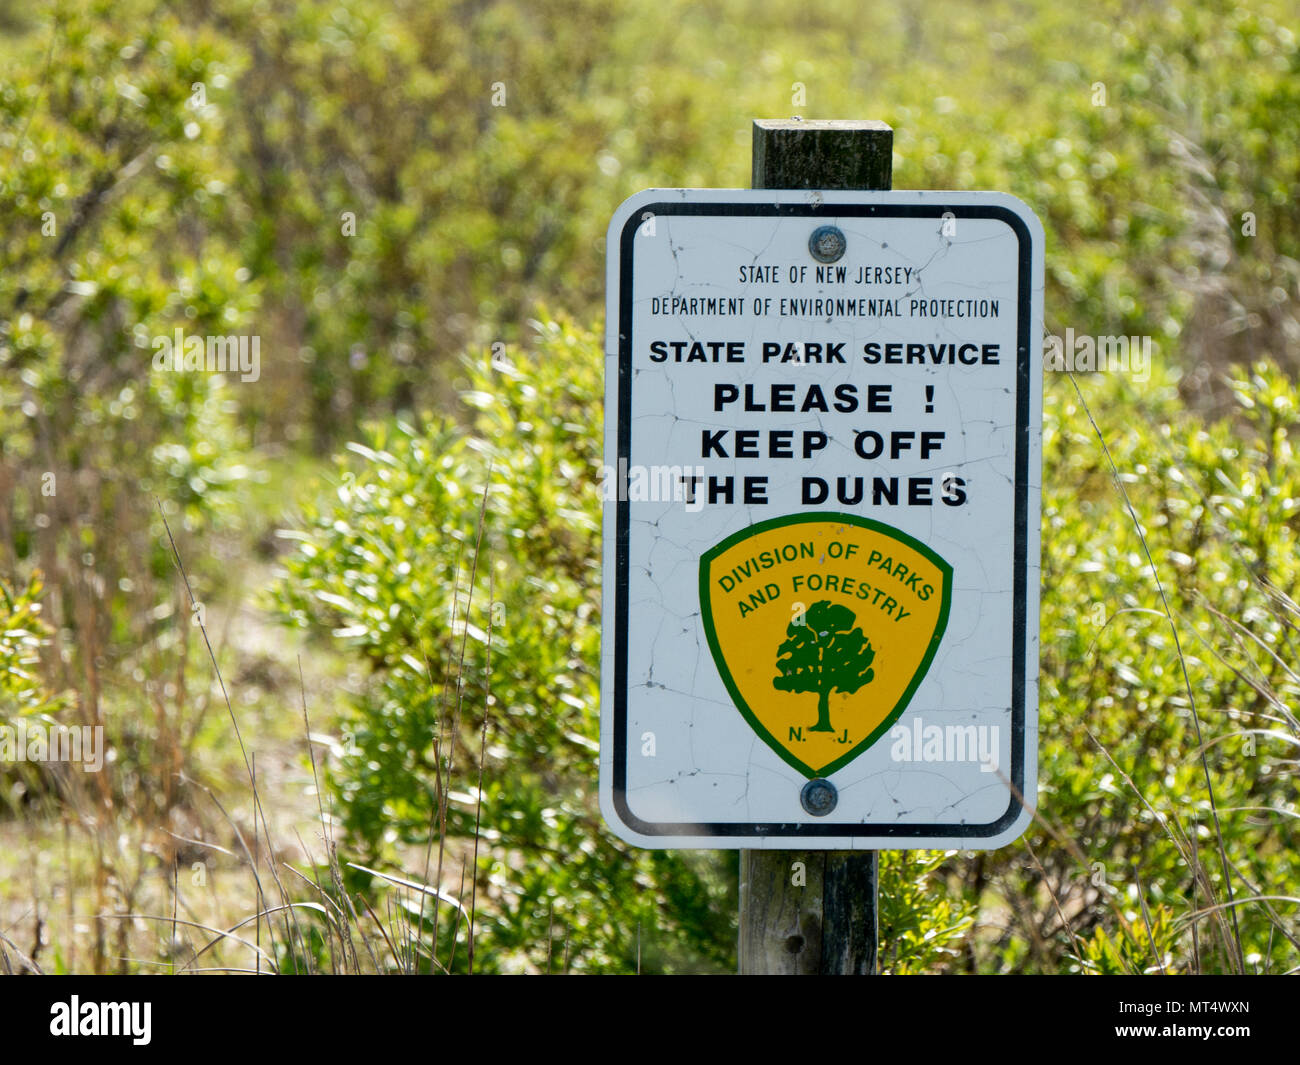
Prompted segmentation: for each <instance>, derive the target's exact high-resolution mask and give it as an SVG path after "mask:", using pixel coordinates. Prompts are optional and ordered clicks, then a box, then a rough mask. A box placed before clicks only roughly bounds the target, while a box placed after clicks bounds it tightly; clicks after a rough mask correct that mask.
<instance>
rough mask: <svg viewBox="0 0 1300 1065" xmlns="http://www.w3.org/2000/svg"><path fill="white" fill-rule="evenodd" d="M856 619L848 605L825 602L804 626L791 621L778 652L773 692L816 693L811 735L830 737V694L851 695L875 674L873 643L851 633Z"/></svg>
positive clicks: (815, 606) (854, 631)
mask: <svg viewBox="0 0 1300 1065" xmlns="http://www.w3.org/2000/svg"><path fill="white" fill-rule="evenodd" d="M855 621H857V616H856V615H855V614H854V613H853V611H852V610H850V609H849V608H848V607H846V606H839V605H838V604H835V603H832V602H830V601H829V600H826V599H823V600H821V601H820V602H817V603H813V605H812V606H810V607H809V608H808V611H807V613H806V614H805V615H804V617H803V624H799V623H798V621H792V622H790V624H789V626H788V627H787V628H786V630H785V642H784V643H782V644H781V646H780V647H779V648H777V652H776V668H777V676H776V679H775V680H773V681H772V687H774V688H776V689H777V690H778V691H786V692H816V693H817V724H815V725H813V726H812V727H811V728H810V729H809V730H808V731H809V732H834V731H835V729H834V727H833V726H832V725H831V703H830V697H831V692H833V691H840V692H855V691H857V690H858V689H859V688H861V687H862V686H863V685H864V684H870V683H871V681H872V679H873V678H874V677H875V675H876V671H875V670H874V669H872V668H871V663H872V662H873V661H875V658H876V652H875V649H874V648H873V647H872V646H871V641H870V640H868V639H867V638H866V636H864V635H863V634H862V630H861V629H859V628H854V622H855Z"/></svg>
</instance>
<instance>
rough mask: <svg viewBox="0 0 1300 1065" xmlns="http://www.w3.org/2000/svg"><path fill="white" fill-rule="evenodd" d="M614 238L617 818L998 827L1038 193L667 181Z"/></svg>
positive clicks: (854, 828)
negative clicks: (785, 188)
mask: <svg viewBox="0 0 1300 1065" xmlns="http://www.w3.org/2000/svg"><path fill="white" fill-rule="evenodd" d="M607 247H608V282H607V283H608V294H607V313H608V318H607V334H606V335H607V340H606V400H605V418H606V431H605V456H606V457H605V462H606V468H605V471H604V478H603V486H604V491H605V500H606V502H605V508H604V542H605V548H604V581H605V583H604V607H603V663H602V677H601V754H600V758H601V763H600V765H601V780H600V786H601V787H600V794H601V807H602V810H603V811H604V814H605V818H606V820H607V821H608V822H609V823H610V825H611V826H612V827H613V829H614V831H615V832H617V833H618V834H619V835H620V836H622V837H623V838H624V839H627V840H629V841H631V842H633V843H636V844H639V845H641V846H646V847H748V848H758V847H788V848H801V849H809V848H824V849H852V848H870V849H880V848H915V847H959V848H972V849H974V848H992V847H998V846H1002V845H1004V844H1006V843H1008V842H1010V841H1011V840H1013V839H1015V838H1016V837H1017V836H1018V835H1019V834H1020V833H1021V832H1022V831H1023V830H1024V828H1025V826H1026V825H1027V824H1028V821H1029V816H1030V815H1029V812H1028V809H1027V806H1028V807H1032V804H1033V803H1034V801H1035V793H1036V770H1037V762H1036V751H1037V705H1038V700H1037V676H1038V582H1039V507H1040V495H1041V477H1040V470H1041V458H1040V427H1041V420H1042V363H1041V358H1040V354H1039V353H1040V351H1041V344H1042V339H1041V338H1042V315H1043V309H1042V300H1043V236H1042V227H1041V226H1040V224H1039V222H1038V220H1037V219H1036V218H1035V217H1034V215H1033V213H1032V212H1031V211H1030V210H1029V209H1028V208H1027V207H1026V206H1025V205H1024V204H1022V203H1021V202H1020V201H1019V200H1016V199H1014V198H1013V197H1010V196H1006V195H1003V194H1000V193H955V192H880V193H871V192H776V191H759V190H722V189H708V190H701V189H657V190H649V191H647V192H642V193H639V194H637V195H636V196H633V197H632V198H631V199H629V200H627V201H626V202H625V203H623V204H622V206H620V207H619V209H618V210H617V212H616V213H615V215H614V218H613V221H612V222H611V223H610V227H609V235H608V244H607Z"/></svg>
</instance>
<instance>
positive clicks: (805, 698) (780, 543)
mask: <svg viewBox="0 0 1300 1065" xmlns="http://www.w3.org/2000/svg"><path fill="white" fill-rule="evenodd" d="M951 597H952V567H951V566H950V565H948V563H947V562H945V561H944V560H943V559H942V558H940V557H939V556H938V555H937V554H935V553H934V552H933V551H931V550H930V548H928V547H926V546H925V544H922V543H920V542H919V541H917V540H915V539H913V538H912V537H910V536H908V535H907V534H906V533H902V532H899V531H898V530H897V529H894V528H892V527H891V526H888V525H885V524H883V523H881V522H878V521H871V520H870V519H868V518H860V517H857V516H855V515H851V514H834V513H815V514H807V515H797V516H789V517H783V518H774V519H772V520H771V521H764V522H760V523H759V524H757V525H752V526H750V527H749V528H748V529H743V530H741V531H740V532H738V533H736V534H735V535H733V536H729V537H727V539H725V540H723V541H722V543H720V544H718V545H717V546H716V547H713V548H711V549H710V550H708V551H706V552H705V553H704V556H703V557H702V558H701V559H700V610H701V615H702V617H703V621H704V632H705V634H706V636H707V637H708V641H709V648H710V649H711V650H712V652H713V660H714V662H715V663H717V666H718V672H719V673H720V674H721V675H722V680H723V683H724V684H726V686H727V690H728V691H729V692H730V693H731V698H732V700H733V701H734V702H735V704H736V707H737V708H738V709H739V710H740V712H741V714H743V715H744V717H745V720H746V721H748V722H749V724H750V725H751V726H752V727H753V729H754V731H755V732H757V733H758V735H759V736H760V737H761V738H762V739H763V741H764V742H765V743H767V745H768V746H769V747H771V748H772V749H773V750H774V751H776V753H777V754H779V755H780V756H781V757H782V758H783V759H785V761H786V762H788V763H789V764H790V765H792V766H794V767H795V768H796V769H798V770H799V771H800V772H801V773H803V774H804V775H805V776H807V777H810V778H812V777H819V776H829V775H830V774H831V773H833V772H835V771H836V770H837V769H841V768H843V767H844V766H846V765H848V763H849V762H851V761H852V760H853V759H854V758H856V757H857V756H858V755H860V754H861V753H862V752H863V751H865V750H866V749H867V748H868V747H870V746H871V745H872V744H873V743H875V742H876V740H877V739H879V738H880V737H881V736H882V735H884V734H885V732H886V731H887V730H888V729H889V726H890V725H892V724H893V723H894V722H895V721H896V720H897V719H898V717H899V716H900V715H901V714H902V713H903V711H904V710H906V709H907V704H908V703H909V702H910V701H911V699H912V696H913V694H915V692H916V689H917V688H918V687H920V684H921V681H922V680H923V679H924V678H925V674H926V671H927V670H928V669H929V668H930V663H931V661H933V659H934V655H935V652H936V651H937V650H938V647H939V641H940V640H942V639H943V633H944V629H945V628H946V627H947V624H948V607H949V603H950V600H951Z"/></svg>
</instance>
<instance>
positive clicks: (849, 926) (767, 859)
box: [739, 119, 894, 976]
mask: <svg viewBox="0 0 1300 1065" xmlns="http://www.w3.org/2000/svg"><path fill="white" fill-rule="evenodd" d="M893 153H894V131H893V130H892V129H890V127H889V126H887V125H885V123H883V122H842V121H832V122H805V121H802V120H800V119H787V120H780V121H756V122H755V123H754V172H753V186H754V188H756V189H868V190H884V189H888V188H890V186H891V184H892V179H893ZM876 878H877V863H876V852H875V851H850V852H827V851H786V850H761V851H741V852H740V952H739V953H740V971H741V973H744V974H751V973H753V974H788V975H815V974H819V973H821V974H840V975H856V976H861V975H870V974H873V973H874V972H875V971H876Z"/></svg>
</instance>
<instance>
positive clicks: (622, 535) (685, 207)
mask: <svg viewBox="0 0 1300 1065" xmlns="http://www.w3.org/2000/svg"><path fill="white" fill-rule="evenodd" d="M645 212H649V213H650V214H652V215H654V216H655V217H656V218H658V217H662V216H665V215H675V214H676V215H739V216H744V217H760V218H765V217H774V216H775V217H796V218H797V217H811V218H935V219H939V218H942V217H943V215H944V214H947V213H951V214H952V215H953V216H954V217H956V218H995V219H998V220H999V221H1002V222H1005V223H1006V224H1007V225H1008V226H1009V227H1010V228H1011V231H1012V232H1013V233H1015V235H1016V238H1017V239H1018V241H1019V243H1020V255H1019V274H1020V276H1019V279H1018V284H1017V303H1018V315H1017V318H1018V321H1017V329H1016V356H1017V358H1016V507H1015V545H1014V588H1015V602H1014V606H1013V626H1014V631H1013V633H1012V643H1011V663H1012V667H1011V783H1012V784H1013V785H1014V787H1015V791H1014V792H1013V793H1012V795H1011V801H1010V803H1009V805H1008V806H1007V810H1006V812H1005V813H1004V814H1002V815H1001V816H1000V817H999V818H998V819H997V820H996V821H991V822H989V823H987V824H982V825H973V824H965V823H962V824H914V825H899V824H857V823H854V824H845V823H843V822H840V823H833V824H825V823H815V824H801V823H798V822H767V823H763V822H741V823H734V822H732V823H727V822H712V823H706V822H684V823H677V824H673V823H668V824H655V823H652V822H649V821H643V820H642V819H641V818H639V817H637V816H636V814H634V813H632V811H631V809H630V808H629V807H628V804H627V652H628V639H627V633H628V601H627V600H628V595H627V587H628V569H629V552H630V545H629V540H630V514H631V511H630V504H629V502H628V500H626V499H621V500H619V501H618V502H617V504H616V515H617V519H616V534H615V535H616V538H617V539H616V542H615V550H614V556H615V570H616V572H615V598H614V787H613V799H614V808H615V809H616V810H617V811H618V815H619V817H620V818H621V819H622V821H623V823H624V824H625V825H626V826H627V827H628V828H630V829H632V830H633V831H635V832H639V833H640V834H641V835H644V836H711V837H731V838H746V837H748V838H755V839H757V838H767V837H776V838H808V839H816V838H818V837H865V836H878V837H893V838H896V839H916V838H922V837H925V838H929V837H935V836H939V837H944V838H961V837H965V838H968V839H987V838H990V837H993V836H996V835H998V834H999V833H1001V832H1002V831H1004V830H1005V829H1006V828H1008V827H1010V825H1011V824H1012V823H1013V822H1014V821H1015V819H1016V818H1017V817H1018V816H1019V814H1020V811H1021V804H1020V800H1019V799H1018V798H1017V797H1016V795H1017V794H1019V795H1023V794H1024V793H1025V787H1024V780H1025V671H1026V666H1027V665H1028V663H1027V662H1026V661H1025V654H1026V650H1027V648H1026V631H1025V630H1026V621H1027V619H1026V612H1027V604H1026V602H1025V596H1026V588H1027V582H1028V573H1027V567H1026V562H1027V558H1026V556H1027V554H1028V547H1029V545H1028V520H1029V514H1028V512H1029V401H1030V390H1031V387H1032V385H1031V367H1032V364H1031V362H1030V339H1031V338H1030V336H1029V327H1030V319H1031V315H1032V296H1033V293H1032V290H1031V288H1030V284H1031V281H1032V277H1033V244H1032V240H1031V239H1030V234H1029V230H1028V228H1027V227H1026V226H1025V223H1024V221H1023V219H1021V218H1020V216H1019V215H1017V214H1016V213H1015V212H1014V211H1012V210H1010V209H1009V208H1006V207H998V206H994V205H991V204H990V205H987V206H983V205H973V204H964V205H945V204H943V203H939V202H936V203H934V204H911V203H908V204H894V203H880V204H865V203H862V204H850V203H822V204H811V203H672V202H663V203H654V204H647V205H645V206H643V207H642V208H640V209H639V210H637V211H636V212H635V213H634V215H633V217H631V218H629V219H628V220H627V222H626V224H625V225H624V226H623V232H622V234H621V236H620V239H619V293H618V333H619V343H618V458H619V460H622V461H625V462H626V463H627V465H626V466H622V467H621V468H623V469H631V467H632V457H631V443H632V420H631V413H632V377H633V373H632V298H633V288H632V262H633V255H632V252H633V247H632V244H633V240H634V238H635V235H636V231H637V229H638V228H639V227H640V226H641V225H642V221H643V219H644V213H645Z"/></svg>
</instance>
